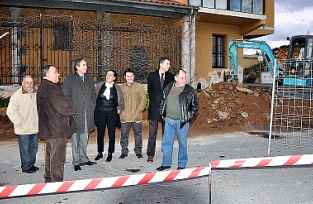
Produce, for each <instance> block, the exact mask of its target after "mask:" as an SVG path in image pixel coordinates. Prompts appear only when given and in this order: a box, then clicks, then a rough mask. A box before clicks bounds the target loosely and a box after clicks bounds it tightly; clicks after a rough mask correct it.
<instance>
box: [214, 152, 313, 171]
mask: <svg viewBox="0 0 313 204" xmlns="http://www.w3.org/2000/svg"><path fill="white" fill-rule="evenodd" d="M309 164H313V154H304V155H292V156H277V157H260V158H248V159H230V160H217V161H212V162H211V168H212V169H215V168H219V169H234V168H248V167H250V168H253V167H272V166H296V165H309Z"/></svg>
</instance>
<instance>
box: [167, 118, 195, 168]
mask: <svg viewBox="0 0 313 204" xmlns="http://www.w3.org/2000/svg"><path fill="white" fill-rule="evenodd" d="M188 130H189V123H186V124H185V125H184V127H183V128H180V121H179V120H172V119H170V118H168V117H166V118H165V127H164V135H163V138H162V152H163V159H162V166H171V165H172V154H173V145H174V139H175V134H176V135H177V140H178V148H179V149H178V164H177V165H178V167H182V168H185V167H186V164H187V161H188V153H187V135H188Z"/></svg>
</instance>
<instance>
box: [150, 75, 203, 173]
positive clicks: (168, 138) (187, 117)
mask: <svg viewBox="0 0 313 204" xmlns="http://www.w3.org/2000/svg"><path fill="white" fill-rule="evenodd" d="M174 77H175V82H172V83H169V84H168V85H167V86H166V87H165V89H164V91H163V96H162V100H161V103H160V107H159V114H160V115H161V116H162V118H165V128H164V135H163V138H162V152H163V159H162V165H161V166H160V167H158V168H157V169H156V170H158V171H163V170H164V169H169V168H171V165H172V153H173V145H174V139H175V134H176V135H177V140H178V145H179V150H178V167H177V169H184V168H185V167H186V164H187V161H188V154H187V135H188V130H189V122H192V121H193V120H195V119H196V117H197V115H198V112H199V105H198V97H197V94H196V91H195V90H194V88H192V87H191V86H190V85H188V84H186V81H187V80H186V72H185V71H184V70H182V69H179V70H177V71H175V74H174Z"/></svg>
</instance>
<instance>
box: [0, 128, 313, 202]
mask: <svg viewBox="0 0 313 204" xmlns="http://www.w3.org/2000/svg"><path fill="white" fill-rule="evenodd" d="M118 142H119V140H117V144H116V153H115V154H114V157H113V160H112V162H110V163H106V162H105V161H104V159H102V160H100V161H99V162H98V164H97V165H94V166H90V167H89V166H84V167H82V171H77V172H75V171H74V170H73V167H72V165H71V147H70V143H69V144H68V148H67V163H66V164H65V177H64V179H65V180H76V179H88V178H100V177H113V176H122V175H134V174H142V173H147V172H154V171H155V168H157V167H158V166H160V164H161V156H162V154H161V151H160V141H159V142H158V144H157V155H156V157H155V162H154V163H147V162H146V156H145V155H144V156H145V157H144V158H143V159H138V158H137V157H135V154H134V153H133V152H131V153H130V154H129V156H128V157H127V158H126V159H124V160H121V159H118V156H119V155H120V147H119V143H118ZM267 143H268V140H267V139H265V138H263V137H260V136H258V135H250V134H248V133H244V132H238V133H232V134H224V135H212V136H199V137H196V138H189V163H188V166H187V167H188V168H193V167H197V166H207V165H208V164H209V162H210V161H213V160H220V159H239V158H250V157H263V156H280V155H293V154H310V153H312V151H311V150H310V149H308V150H301V149H299V148H279V149H276V148H272V152H271V154H270V155H267ZM146 144H147V141H146V140H144V150H143V151H144V152H145V151H146ZM105 147H107V143H106V144H105ZM132 148H133V143H131V146H130V149H132ZM176 150H177V148H176V145H175V152H174V154H173V166H172V169H176V167H177V165H176V163H177V159H176V158H177V151H176ZM18 155H19V152H18V146H17V143H16V142H5V143H1V144H0V186H7V185H15V184H31V183H41V182H43V173H44V163H43V144H42V143H41V144H40V147H39V151H38V158H37V160H38V162H37V166H38V167H39V168H40V170H39V171H38V172H36V173H35V174H25V173H22V172H21V171H20V167H19V166H20V163H19V156H18ZM88 155H89V156H90V158H91V159H92V160H93V159H94V157H95V155H96V144H94V143H93V144H89V146H88ZM105 157H106V155H105ZM126 169H139V170H140V171H139V172H138V173H131V172H128V171H125V170H126ZM211 178H212V203H218V204H228V203H236V204H237V203H241V204H242V203H284V204H289V203H290V204H294V203H299V204H300V203H301V204H304V203H306V204H308V203H313V194H312V191H313V174H312V168H310V167H296V168H261V169H238V170H213V171H212V177H211ZM208 200H209V187H208V178H207V177H203V178H199V179H193V180H184V181H177V182H170V183H160V184H152V185H143V186H134V187H125V188H118V189H112V190H102V191H89V192H79V193H67V194H57V195H45V196H33V197H20V198H11V199H4V200H0V203H92V204H98V203H108V204H138V203H143V204H145V203H170V204H176V203H177V204H181V203H186V204H189V203H195V204H205V203H208Z"/></svg>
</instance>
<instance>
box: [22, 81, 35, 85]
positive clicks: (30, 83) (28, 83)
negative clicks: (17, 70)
mask: <svg viewBox="0 0 313 204" xmlns="http://www.w3.org/2000/svg"><path fill="white" fill-rule="evenodd" d="M23 83H24V84H27V85H32V84H34V82H28V81H27V82H23Z"/></svg>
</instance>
